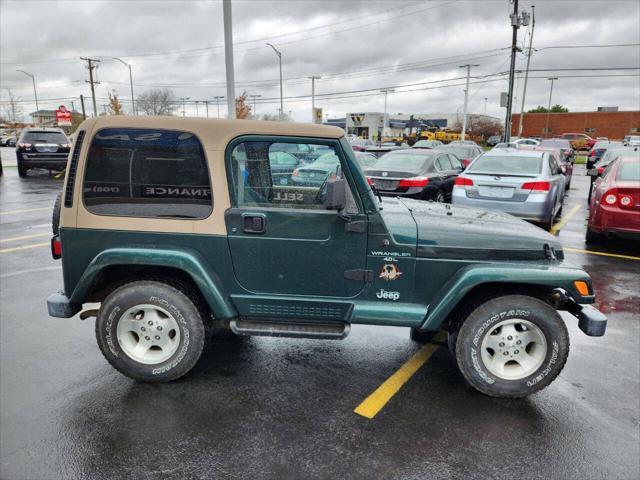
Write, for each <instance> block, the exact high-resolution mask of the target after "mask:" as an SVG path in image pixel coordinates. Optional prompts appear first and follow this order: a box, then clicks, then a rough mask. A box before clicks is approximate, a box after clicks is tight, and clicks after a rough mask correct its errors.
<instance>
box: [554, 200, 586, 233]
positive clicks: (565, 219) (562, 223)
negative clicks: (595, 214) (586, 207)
mask: <svg viewBox="0 0 640 480" xmlns="http://www.w3.org/2000/svg"><path fill="white" fill-rule="evenodd" d="M578 210H580V205H574V206H573V208H572V209H571V210H570V211H569V213H567V214H566V215H563V216H562V218H561V219H560V221H559V222H558V223H556V224H555V225H554V226H553V227H551V230H549V233H551V235H555V233H556V232H559V231H560V229H562V227H564V226H565V225H566V224H567V222H568V221H569V220H571V217H573V216H574V215H575V214H576V213H577V212H578Z"/></svg>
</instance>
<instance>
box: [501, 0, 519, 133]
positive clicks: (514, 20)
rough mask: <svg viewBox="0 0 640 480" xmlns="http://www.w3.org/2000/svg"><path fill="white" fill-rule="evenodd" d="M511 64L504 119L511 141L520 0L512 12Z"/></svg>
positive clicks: (514, 5)
mask: <svg viewBox="0 0 640 480" xmlns="http://www.w3.org/2000/svg"><path fill="white" fill-rule="evenodd" d="M511 28H512V29H513V33H512V37H511V65H510V67H509V93H508V94H507V116H506V118H505V120H504V141H505V142H509V139H510V138H511V109H512V106H513V81H514V77H515V70H516V52H517V51H518V28H520V17H519V15H518V0H513V13H512V14H511Z"/></svg>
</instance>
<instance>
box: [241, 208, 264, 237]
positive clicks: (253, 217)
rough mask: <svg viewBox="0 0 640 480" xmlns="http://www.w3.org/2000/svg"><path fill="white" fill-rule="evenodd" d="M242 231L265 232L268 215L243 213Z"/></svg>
mask: <svg viewBox="0 0 640 480" xmlns="http://www.w3.org/2000/svg"><path fill="white" fill-rule="evenodd" d="M242 231H243V232H244V233H265V232H266V231H267V217H266V216H265V215H264V214H263V213H243V214H242Z"/></svg>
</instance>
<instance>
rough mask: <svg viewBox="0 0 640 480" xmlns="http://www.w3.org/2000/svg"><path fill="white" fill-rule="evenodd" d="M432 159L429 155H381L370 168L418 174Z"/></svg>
mask: <svg viewBox="0 0 640 480" xmlns="http://www.w3.org/2000/svg"><path fill="white" fill-rule="evenodd" d="M432 159H433V156H431V155H424V154H417V153H413V154H408V153H394V152H389V153H385V154H384V155H382V156H381V157H380V158H379V159H378V161H377V162H376V163H374V164H373V166H372V167H371V168H373V169H376V170H402V171H409V172H419V171H420V170H422V169H424V167H425V166H426V164H427V162H429V161H431V160H432Z"/></svg>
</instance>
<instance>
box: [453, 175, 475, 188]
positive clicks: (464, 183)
mask: <svg viewBox="0 0 640 480" xmlns="http://www.w3.org/2000/svg"><path fill="white" fill-rule="evenodd" d="M453 186H454V187H472V186H473V180H471V179H470V178H467V177H456V180H455V182H453Z"/></svg>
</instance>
